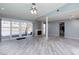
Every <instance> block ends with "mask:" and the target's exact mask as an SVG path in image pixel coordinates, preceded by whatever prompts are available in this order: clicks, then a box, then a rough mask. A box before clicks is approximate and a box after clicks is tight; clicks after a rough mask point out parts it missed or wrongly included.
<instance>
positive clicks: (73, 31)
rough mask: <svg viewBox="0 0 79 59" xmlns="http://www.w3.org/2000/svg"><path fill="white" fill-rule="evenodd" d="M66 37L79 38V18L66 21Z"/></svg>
mask: <svg viewBox="0 0 79 59" xmlns="http://www.w3.org/2000/svg"><path fill="white" fill-rule="evenodd" d="M65 38H71V39H79V20H67V21H65Z"/></svg>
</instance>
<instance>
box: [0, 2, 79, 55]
mask: <svg viewBox="0 0 79 59" xmlns="http://www.w3.org/2000/svg"><path fill="white" fill-rule="evenodd" d="M0 55H79V3H0Z"/></svg>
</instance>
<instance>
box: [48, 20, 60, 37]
mask: <svg viewBox="0 0 79 59" xmlns="http://www.w3.org/2000/svg"><path fill="white" fill-rule="evenodd" d="M48 35H49V36H59V22H57V21H53V22H49V23H48Z"/></svg>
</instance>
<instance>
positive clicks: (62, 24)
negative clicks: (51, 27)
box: [59, 22, 65, 37]
mask: <svg viewBox="0 0 79 59" xmlns="http://www.w3.org/2000/svg"><path fill="white" fill-rule="evenodd" d="M64 28H65V27H64V22H60V24H59V36H60V37H64V32H65V29H64Z"/></svg>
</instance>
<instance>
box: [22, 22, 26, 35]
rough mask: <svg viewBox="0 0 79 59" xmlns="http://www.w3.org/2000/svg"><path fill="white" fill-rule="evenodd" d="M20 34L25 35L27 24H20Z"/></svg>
mask: <svg viewBox="0 0 79 59" xmlns="http://www.w3.org/2000/svg"><path fill="white" fill-rule="evenodd" d="M21 34H27V23H25V22H22V23H21Z"/></svg>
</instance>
